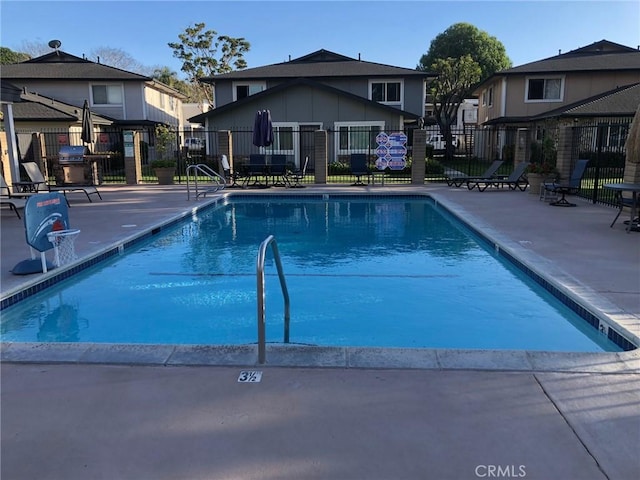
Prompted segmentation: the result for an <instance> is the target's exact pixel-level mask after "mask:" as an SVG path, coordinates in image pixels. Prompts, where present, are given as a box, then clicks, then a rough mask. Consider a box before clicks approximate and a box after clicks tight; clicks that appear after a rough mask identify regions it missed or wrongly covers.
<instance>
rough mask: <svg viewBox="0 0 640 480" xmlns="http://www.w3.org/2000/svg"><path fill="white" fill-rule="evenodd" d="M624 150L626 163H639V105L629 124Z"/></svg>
mask: <svg viewBox="0 0 640 480" xmlns="http://www.w3.org/2000/svg"><path fill="white" fill-rule="evenodd" d="M625 149H626V151H627V162H630V163H640V105H638V109H637V110H636V114H635V115H634V117H633V122H631V128H630V129H629V135H628V136H627V142H626V144H625Z"/></svg>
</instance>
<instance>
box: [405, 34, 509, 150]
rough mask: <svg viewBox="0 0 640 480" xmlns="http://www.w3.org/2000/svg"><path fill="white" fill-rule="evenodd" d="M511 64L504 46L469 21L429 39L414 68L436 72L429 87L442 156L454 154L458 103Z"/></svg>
mask: <svg viewBox="0 0 640 480" xmlns="http://www.w3.org/2000/svg"><path fill="white" fill-rule="evenodd" d="M510 67H511V60H510V59H509V57H508V56H507V53H506V50H505V48H504V45H502V43H501V42H500V41H499V40H498V39H496V38H495V37H492V36H490V35H489V34H488V33H487V32H484V31H481V30H479V29H478V28H477V27H475V26H473V25H471V24H469V23H456V24H454V25H452V26H451V27H449V28H448V29H446V30H445V31H444V32H443V33H440V34H439V35H437V36H436V38H434V39H433V40H432V41H431V45H430V47H429V51H428V52H427V53H426V54H425V55H423V56H422V57H421V58H420V63H419V64H418V66H417V67H416V68H417V70H421V71H433V72H435V73H437V74H438V78H437V79H436V80H434V81H433V82H432V83H431V85H430V89H429V93H430V94H431V99H432V101H433V106H434V116H435V119H436V122H437V123H438V126H439V127H440V132H441V133H442V135H443V136H444V137H445V139H446V150H445V158H446V159H451V158H452V157H453V152H454V147H453V144H452V135H451V125H452V124H454V123H455V121H456V117H457V115H458V109H459V108H460V104H461V103H462V102H463V101H464V99H465V98H469V97H470V96H471V93H472V92H473V89H474V88H475V87H476V86H477V85H478V84H479V83H480V81H481V80H484V79H486V78H488V77H490V76H491V75H493V74H494V73H495V72H497V71H500V70H504V69H507V68H510Z"/></svg>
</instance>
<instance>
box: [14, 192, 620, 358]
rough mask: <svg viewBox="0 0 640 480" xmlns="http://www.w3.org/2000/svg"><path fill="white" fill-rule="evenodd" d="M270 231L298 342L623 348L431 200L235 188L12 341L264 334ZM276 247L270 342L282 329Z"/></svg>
mask: <svg viewBox="0 0 640 480" xmlns="http://www.w3.org/2000/svg"><path fill="white" fill-rule="evenodd" d="M270 234H272V235H274V236H275V238H276V241H277V245H278V248H279V251H280V254H281V258H282V264H283V267H284V271H285V275H286V279H287V284H288V288H289V293H290V297H291V342H294V343H302V344H315V345H325V346H386V347H429V348H471V349H524V350H556V351H620V348H619V347H618V346H616V345H615V344H614V343H613V342H611V341H609V340H607V339H606V338H605V337H603V336H601V335H599V334H598V333H597V331H596V329H594V328H593V327H591V326H590V325H588V324H587V323H586V322H585V320H584V319H582V318H580V317H579V316H578V315H577V314H575V313H574V312H573V311H571V310H570V309H568V308H567V307H566V306H564V305H563V304H562V303H560V302H559V301H557V300H556V299H555V298H554V297H553V296H552V295H551V294H550V293H548V292H547V291H545V290H544V289H542V288H541V287H540V286H539V285H538V284H536V283H535V282H534V281H533V280H531V279H530V278H529V277H527V276H525V275H523V274H522V273H521V272H520V271H519V270H518V269H517V268H516V267H514V266H513V265H512V264H510V263H509V262H508V261H506V260H504V259H503V258H501V257H500V256H498V255H497V254H496V253H495V251H493V250H492V249H490V248H488V247H487V246H486V245H485V244H483V243H482V242H478V241H477V239H476V238H475V237H474V235H473V234H472V233H471V232H470V231H468V230H467V229H466V228H465V227H464V226H463V225H462V224H460V223H459V222H457V221H456V220H455V219H453V218H452V217H450V216H449V215H448V214H446V213H443V212H442V211H441V210H440V209H438V208H437V207H436V206H435V205H434V203H433V202H432V201H431V200H430V199H425V198H410V199H407V198H399V197H395V198H383V197H377V198H369V199H367V198H365V197H354V198H347V197H343V198H340V199H334V198H333V197H332V198H329V199H326V200H323V199H322V198H317V197H314V198H307V199H304V200H303V199H302V198H301V197H297V198H295V197H294V198H290V197H286V198H285V197H281V198H277V197H276V198H272V199H267V198H261V199H256V198H255V197H253V198H252V197H239V198H236V197H231V199H229V200H226V201H225V202H222V203H221V205H220V206H219V207H216V208H212V209H210V210H207V211H205V212H204V213H200V214H199V216H198V217H197V218H194V219H192V221H190V222H186V223H183V224H179V225H177V226H175V227H172V228H170V229H167V230H163V231H162V232H161V233H160V234H158V235H156V236H154V237H152V238H151V239H150V240H148V241H145V242H144V243H141V244H139V245H138V246H137V247H136V248H134V249H132V250H131V252H130V253H127V254H125V255H121V256H117V257H115V258H112V259H111V260H108V261H106V262H103V263H101V264H99V265H97V266H94V267H91V268H89V269H87V270H85V271H83V272H82V273H80V274H78V275H75V276H74V277H72V278H70V279H68V280H65V281H64V282H61V283H60V284H58V285H57V286H55V287H52V288H49V289H46V290H44V291H42V292H40V293H38V294H36V295H34V296H33V297H30V298H29V299H27V300H25V301H23V302H19V303H17V304H16V305H14V306H12V307H10V308H8V309H6V310H4V311H3V312H2V322H1V327H2V330H1V332H2V340H4V341H21V342H32V341H44V342H108V343H158V344H213V345H222V344H247V343H255V342H256V339H257V327H256V323H257V320H256V317H257V314H256V311H257V307H256V256H257V252H258V247H259V245H260V243H261V242H262V241H263V240H264V239H265V238H266V237H267V236H268V235H270ZM271 255H272V254H271V252H270V251H269V253H268V255H267V265H266V273H267V276H266V292H267V294H266V298H267V301H266V315H267V320H266V321H267V341H268V342H281V341H282V340H283V333H282V332H283V300H282V294H281V292H280V286H279V282H278V278H277V275H276V274H275V273H276V270H275V265H274V262H273V258H272V256H271Z"/></svg>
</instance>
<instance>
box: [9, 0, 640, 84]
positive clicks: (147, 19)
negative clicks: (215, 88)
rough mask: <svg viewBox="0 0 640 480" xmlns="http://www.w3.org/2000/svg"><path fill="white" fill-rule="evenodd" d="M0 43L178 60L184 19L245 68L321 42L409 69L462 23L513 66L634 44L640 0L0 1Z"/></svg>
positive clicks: (163, 62)
mask: <svg viewBox="0 0 640 480" xmlns="http://www.w3.org/2000/svg"><path fill="white" fill-rule="evenodd" d="M0 1H1V4H0V14H1V23H0V26H1V33H0V44H1V46H3V47H8V48H10V49H12V50H17V51H19V50H20V47H21V45H23V43H24V42H41V43H45V44H46V43H47V42H48V41H49V40H52V39H58V40H60V41H61V42H62V47H61V49H62V50H63V51H65V52H67V53H70V54H73V55H76V56H82V55H83V54H87V55H88V54H89V52H90V51H91V50H92V49H95V48H99V47H110V48H118V49H121V50H123V51H125V52H127V53H128V54H129V55H131V56H132V57H133V58H134V59H136V60H137V61H138V62H140V63H142V64H143V65H145V66H149V67H151V66H168V67H170V68H171V69H172V70H174V71H176V72H177V73H178V74H179V75H180V76H181V77H182V74H181V73H180V66H181V64H180V63H179V61H178V60H177V59H175V58H173V55H172V51H171V49H170V48H169V47H168V46H167V43H168V42H174V41H178V34H180V33H182V32H183V31H184V29H185V28H186V27H187V26H189V25H190V24H194V23H200V22H204V23H205V24H206V27H207V29H212V30H215V31H217V32H218V34H223V35H229V36H232V37H245V39H247V40H248V41H249V42H250V43H251V50H250V52H249V54H247V55H246V56H245V58H246V61H247V63H248V66H249V67H258V66H263V65H269V64H272V63H278V62H283V61H286V60H287V59H288V58H289V56H291V58H296V57H299V56H302V55H306V54H308V53H311V52H313V51H315V50H318V49H321V48H324V49H326V50H331V51H334V52H336V53H340V54H343V55H347V56H350V57H353V58H357V57H358V54H360V55H361V56H362V59H363V60H367V61H371V62H378V63H385V64H389V65H397V66H401V67H406V68H415V66H416V65H417V63H418V62H419V60H420V56H421V55H422V54H424V53H426V52H427V51H428V50H429V45H430V43H431V40H433V39H434V38H435V37H436V35H438V34H439V33H442V32H443V31H444V30H446V29H447V28H448V27H450V26H451V25H453V24H455V23H458V22H468V23H471V24H473V25H475V26H476V27H478V28H479V29H481V30H484V31H485V32H487V33H488V34H489V35H491V36H494V37H496V38H497V39H498V40H499V41H501V42H502V43H503V44H504V46H505V47H506V50H507V55H508V56H509V58H510V59H511V61H512V62H513V65H514V66H517V65H522V64H525V63H528V62H532V61H535V60H540V59H542V58H547V57H550V56H553V55H556V54H557V53H558V50H562V52H563V53H564V52H567V51H569V50H573V49H575V48H578V47H582V46H585V45H589V44H591V43H593V42H596V41H599V40H602V39H606V40H610V41H612V42H616V43H620V44H623V45H627V46H631V47H634V48H636V47H637V46H638V45H640V1H638V0H629V1H616V0H608V1H607V0H605V1H585V0H582V1H577V0H575V1H574V0H565V1H562V2H554V1H542V0H538V1H520V0H510V1H502V2H497V1H488V0H486V1H485V0H475V1H429V0H422V1H376V0H367V1H310V0H298V1H280V2H275V1H273V2H272V1H258V2H255V1H253V2H252V1H242V0H236V1H233V2H225V1H215V0H208V1H205V0H202V1H194V0H187V1H164V0H146V1H145V0H143V1H124V0H108V1H105V0H89V1H77V2H73V1H39V2H38V1H29V0H0Z"/></svg>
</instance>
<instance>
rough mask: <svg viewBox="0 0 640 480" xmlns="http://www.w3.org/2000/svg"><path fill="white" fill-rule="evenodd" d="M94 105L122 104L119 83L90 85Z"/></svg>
mask: <svg viewBox="0 0 640 480" xmlns="http://www.w3.org/2000/svg"><path fill="white" fill-rule="evenodd" d="M91 94H92V96H93V104H94V105H122V86H121V85H92V86H91Z"/></svg>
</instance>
